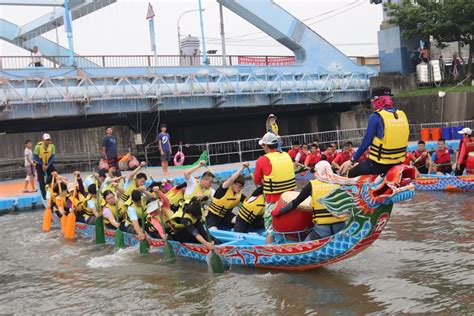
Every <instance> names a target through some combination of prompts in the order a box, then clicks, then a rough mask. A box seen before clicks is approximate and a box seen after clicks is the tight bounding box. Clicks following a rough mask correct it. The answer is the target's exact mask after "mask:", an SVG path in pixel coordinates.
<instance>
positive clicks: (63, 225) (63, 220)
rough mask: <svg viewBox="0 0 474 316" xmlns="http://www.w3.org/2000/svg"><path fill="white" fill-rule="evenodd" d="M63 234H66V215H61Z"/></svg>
mask: <svg viewBox="0 0 474 316" xmlns="http://www.w3.org/2000/svg"><path fill="white" fill-rule="evenodd" d="M61 232H62V233H63V234H64V233H65V232H66V215H61Z"/></svg>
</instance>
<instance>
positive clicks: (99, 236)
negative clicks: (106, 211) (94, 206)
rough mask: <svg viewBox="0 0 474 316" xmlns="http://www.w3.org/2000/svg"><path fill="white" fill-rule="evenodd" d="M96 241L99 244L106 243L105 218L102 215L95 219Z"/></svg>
mask: <svg viewBox="0 0 474 316" xmlns="http://www.w3.org/2000/svg"><path fill="white" fill-rule="evenodd" d="M95 243H96V244H98V245H99V244H105V234H104V218H103V217H102V216H99V217H97V219H96V220H95Z"/></svg>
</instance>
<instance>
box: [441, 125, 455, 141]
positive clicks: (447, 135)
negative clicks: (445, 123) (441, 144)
mask: <svg viewBox="0 0 474 316" xmlns="http://www.w3.org/2000/svg"><path fill="white" fill-rule="evenodd" d="M441 134H442V135H443V138H444V139H446V140H449V139H453V129H452V127H443V130H442V132H441Z"/></svg>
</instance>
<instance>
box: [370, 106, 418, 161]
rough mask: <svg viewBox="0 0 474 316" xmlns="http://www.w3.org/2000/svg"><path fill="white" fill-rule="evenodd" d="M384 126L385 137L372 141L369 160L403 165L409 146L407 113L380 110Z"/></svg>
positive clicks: (375, 138)
mask: <svg viewBox="0 0 474 316" xmlns="http://www.w3.org/2000/svg"><path fill="white" fill-rule="evenodd" d="M377 113H378V114H379V115H380V116H381V117H382V120H383V124H384V135H383V138H382V139H380V138H378V137H377V136H375V137H374V139H373V140H372V144H371V145H370V151H369V159H370V160H372V161H375V162H377V163H380V164H383V165H390V164H397V163H403V161H404V160H405V155H406V149H407V145H408V136H409V134H410V127H409V124H408V119H407V116H406V115H405V112H403V111H400V110H397V111H396V112H393V113H392V112H389V111H386V110H378V111H377Z"/></svg>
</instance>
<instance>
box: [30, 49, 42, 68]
mask: <svg viewBox="0 0 474 316" xmlns="http://www.w3.org/2000/svg"><path fill="white" fill-rule="evenodd" d="M30 65H33V66H35V67H43V54H41V52H40V50H39V48H38V46H36V45H35V46H33V51H32V52H31V63H30Z"/></svg>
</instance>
